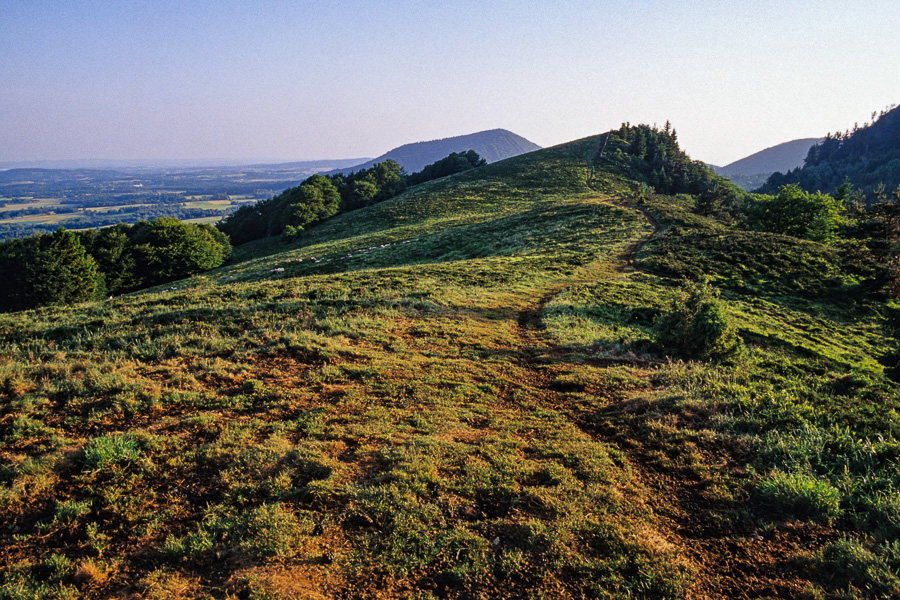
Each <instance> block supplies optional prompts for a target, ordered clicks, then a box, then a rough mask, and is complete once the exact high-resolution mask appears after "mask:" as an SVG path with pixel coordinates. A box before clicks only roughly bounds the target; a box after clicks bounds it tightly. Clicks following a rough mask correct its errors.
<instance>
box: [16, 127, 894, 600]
mask: <svg viewBox="0 0 900 600" xmlns="http://www.w3.org/2000/svg"><path fill="white" fill-rule="evenodd" d="M601 141H602V136H598V137H595V138H587V139H585V140H579V141H576V142H572V143H570V144H566V145H562V146H558V147H555V148H550V149H546V150H542V151H538V152H533V153H530V154H526V155H523V156H520V157H517V158H513V159H508V160H505V161H501V162H499V163H494V164H491V165H488V166H485V167H481V168H478V169H473V170H470V171H466V172H464V173H460V174H457V175H454V176H451V177H447V178H443V179H439V180H435V181H431V182H428V183H425V184H421V185H418V186H414V187H412V188H409V189H408V190H407V191H406V192H404V193H403V194H401V195H400V196H397V197H395V198H393V199H391V200H388V201H385V202H382V203H380V204H376V205H373V206H369V207H367V208H363V209H360V210H356V211H352V212H348V213H344V214H341V215H339V216H337V217H334V218H332V219H329V220H327V221H325V222H323V223H321V224H320V225H317V226H315V227H313V228H310V229H309V230H308V231H305V232H303V233H302V234H301V235H300V236H299V237H298V238H297V239H296V240H294V241H291V242H287V241H284V240H282V239H280V238H279V239H274V238H269V239H265V240H260V241H257V242H251V243H249V244H245V245H243V246H239V247H237V248H235V251H234V258H233V259H232V263H231V264H229V265H227V266H225V267H222V268H220V269H217V270H215V271H211V272H207V273H204V274H203V275H200V276H197V277H194V278H192V279H188V280H183V281H178V282H174V283H170V284H166V285H164V286H160V287H158V288H153V289H150V290H147V291H144V292H141V293H135V294H131V295H127V296H121V297H116V298H112V299H110V300H108V301H104V302H95V303H87V304H81V305H77V306H74V307H59V308H55V307H50V308H42V309H36V310H30V311H26V312H20V313H10V314H2V315H0V509H2V513H0V514H2V517H0V599H3V600H5V599H24V598H29V599H36V598H39V599H44V598H47V599H50V598H66V599H69V598H71V599H76V598H85V599H93V598H112V597H117V598H118V597H140V598H159V599H161V598H184V599H193V598H216V599H226V598H253V599H279V598H284V599H287V598H346V599H349V598H408V599H415V600H435V599H444V598H452V599H479V600H480V599H485V600H486V599H494V598H510V599H512V598H533V599H543V598H546V599H550V598H554V599H556V598H562V599H580V598H610V599H613V598H647V599H651V598H652V599H658V598H738V597H754V598H784V597H792V598H809V599H824V598H892V597H897V594H898V593H900V496H898V490H900V468H898V465H900V445H898V439H900V414H898V410H900V395H898V385H897V382H896V381H895V379H892V377H894V378H896V377H897V373H896V369H895V366H894V363H892V362H891V357H892V355H893V354H894V353H895V352H896V348H897V337H896V335H897V334H896V327H897V323H898V315H900V313H898V309H900V306H898V304H897V303H895V302H893V301H887V300H884V299H883V298H879V297H877V296H875V295H873V294H871V293H868V292H867V291H866V289H865V282H866V280H867V277H869V275H870V274H869V273H868V272H866V271H865V269H862V270H861V269H860V268H858V267H857V266H854V264H851V263H850V262H849V261H847V260H846V253H845V252H843V251H841V249H840V248H835V247H833V246H826V245H823V244H818V243H815V242H809V241H802V240H797V239H795V238H791V237H788V236H779V235H775V234H769V233H760V232H748V231H742V230H739V229H736V228H734V227H733V226H731V225H730V224H728V223H725V222H723V221H721V220H716V219H714V218H712V217H707V216H701V215H699V214H698V213H697V210H695V209H696V205H695V199H694V198H692V197H690V196H685V195H679V196H663V195H656V194H648V193H645V192H646V186H644V187H642V186H640V185H639V184H638V183H637V182H635V181H632V180H631V179H629V178H628V173H627V171H626V170H625V169H624V168H622V166H621V165H618V164H617V163H615V162H612V161H598V159H596V155H597V148H598V144H599V143H600V142H601ZM591 163H593V164H591ZM589 181H590V183H589ZM207 204H210V205H211V204H213V203H212V202H209V203H204V204H203V205H204V207H205V206H206V205H207ZM198 206H199V203H198ZM216 206H218V204H216ZM703 279H705V280H707V281H708V282H709V285H710V286H711V287H712V288H713V289H715V290H716V291H717V292H718V293H719V294H720V300H721V303H722V305H723V306H724V310H725V311H726V312H727V316H728V318H729V319H730V320H731V321H732V322H733V323H734V325H735V327H736V331H737V335H738V336H739V338H740V340H741V348H740V351H739V352H737V353H734V354H732V355H730V356H728V357H727V358H723V359H721V360H717V361H713V360H688V359H684V358H679V357H677V356H675V355H673V354H672V353H671V352H669V351H667V350H666V349H665V348H662V347H661V346H660V344H659V343H658V340H657V337H656V336H657V333H656V332H655V329H654V323H656V322H658V320H659V319H660V317H661V316H665V315H666V314H668V313H669V312H671V311H673V310H675V308H676V307H675V306H674V305H673V300H674V299H676V298H678V297H679V296H678V295H679V293H680V290H681V289H682V288H683V286H684V284H685V281H687V280H695V281H696V280H703ZM894 362H896V360H895V359H894Z"/></svg>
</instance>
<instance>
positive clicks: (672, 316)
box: [653, 282, 742, 359]
mask: <svg viewBox="0 0 900 600" xmlns="http://www.w3.org/2000/svg"><path fill="white" fill-rule="evenodd" d="M653 331H654V339H655V341H656V343H657V344H658V345H659V346H660V347H662V348H663V349H664V350H667V351H672V352H674V353H675V354H677V355H678V356H681V357H683V358H696V359H724V358H728V357H731V356H734V355H735V354H738V353H739V352H740V350H741V348H742V342H741V339H740V337H739V336H738V334H737V328H736V327H735V325H734V322H733V320H732V319H731V317H730V316H729V315H728V311H727V310H726V308H725V302H724V301H723V300H721V299H720V298H719V294H718V292H717V291H716V290H714V289H713V288H711V287H710V286H709V284H707V283H705V282H704V283H686V284H685V285H684V286H683V287H682V288H681V289H680V290H678V292H677V293H676V294H675V297H674V299H673V300H672V303H671V305H670V308H669V311H668V312H666V313H663V314H661V315H660V316H659V317H658V318H657V319H656V322H655V323H654V327H653Z"/></svg>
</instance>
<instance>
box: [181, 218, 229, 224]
mask: <svg viewBox="0 0 900 600" xmlns="http://www.w3.org/2000/svg"><path fill="white" fill-rule="evenodd" d="M221 220H222V217H201V218H199V219H184V222H185V223H218V222H219V221H221Z"/></svg>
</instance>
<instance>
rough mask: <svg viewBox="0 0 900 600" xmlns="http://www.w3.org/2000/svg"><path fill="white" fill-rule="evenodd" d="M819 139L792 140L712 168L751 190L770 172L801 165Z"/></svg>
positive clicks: (763, 181) (786, 169)
mask: <svg viewBox="0 0 900 600" xmlns="http://www.w3.org/2000/svg"><path fill="white" fill-rule="evenodd" d="M821 141H822V138H804V139H801V140H793V141H790V142H785V143H783V144H778V145H777V146H772V147H771V148H766V149H765V150H760V151H759V152H757V153H755V154H751V155H750V156H747V157H746V158H742V159H740V160H736V161H734V162H733V163H731V164H728V165H725V166H724V167H712V168H713V170H715V171H716V172H717V173H718V174H719V175H722V176H723V177H727V178H728V179H730V180H731V181H732V182H733V183H734V184H735V185H738V186H740V187H742V188H744V189H745V190H753V189H756V188H758V187H760V186H761V185H762V184H764V183H765V182H766V179H768V178H769V176H770V175H771V174H772V173H775V172H777V171H780V172H782V173H786V172H787V171H790V170H791V169H796V168H797V167H799V166H802V165H803V159H805V158H806V155H807V153H808V152H809V149H810V148H811V147H813V146H814V145H815V144H817V143H818V142H821Z"/></svg>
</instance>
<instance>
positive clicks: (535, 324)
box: [517, 198, 827, 599]
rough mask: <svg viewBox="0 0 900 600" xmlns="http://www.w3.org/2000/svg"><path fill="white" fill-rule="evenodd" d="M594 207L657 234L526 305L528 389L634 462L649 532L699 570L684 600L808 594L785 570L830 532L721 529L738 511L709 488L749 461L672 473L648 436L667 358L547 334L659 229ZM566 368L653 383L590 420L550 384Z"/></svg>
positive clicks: (726, 452) (721, 456) (522, 336)
mask: <svg viewBox="0 0 900 600" xmlns="http://www.w3.org/2000/svg"><path fill="white" fill-rule="evenodd" d="M597 201H598V202H602V203H606V204H614V205H616V206H618V207H620V208H627V209H630V210H635V211H639V212H641V213H642V214H643V215H644V217H645V218H646V219H647V221H648V222H649V223H650V224H651V225H653V228H654V231H653V232H651V233H650V234H647V235H642V236H640V237H639V238H637V239H634V240H632V241H631V242H629V243H628V244H627V245H626V246H625V248H624V249H623V250H622V251H621V252H620V253H619V254H618V255H616V256H614V257H613V258H612V259H608V260H598V261H595V262H593V263H590V264H588V265H586V266H584V267H582V268H581V269H579V270H578V271H576V272H575V273H574V274H573V275H572V276H571V277H570V278H567V279H565V280H561V281H556V282H554V283H552V284H551V285H549V286H544V287H539V288H535V289H533V290H531V291H530V293H529V294H527V296H526V297H524V298H523V299H522V305H521V306H520V307H519V309H518V326H517V331H518V337H519V344H520V348H519V353H520V357H521V358H520V361H519V362H520V365H521V366H522V367H523V368H524V369H526V370H527V371H528V374H529V375H528V377H529V379H530V381H529V384H530V385H532V386H534V387H536V388H540V389H541V390H542V391H543V395H544V401H545V402H546V403H547V407H548V408H552V409H554V410H558V411H562V412H564V413H567V414H568V415H569V416H570V418H572V420H573V422H575V423H576V424H577V425H578V427H579V428H580V429H582V431H584V432H585V433H587V434H588V435H589V436H590V437H591V438H593V439H594V440H595V441H599V442H602V443H604V444H608V445H612V446H615V447H618V448H619V449H620V450H621V451H622V452H624V454H625V455H626V456H627V457H628V461H629V463H630V468H631V472H632V473H633V475H634V480H635V483H636V484H637V488H638V489H639V490H641V492H640V495H641V496H642V497H640V498H635V499H634V500H635V501H636V502H638V503H640V504H643V505H646V506H649V507H650V508H651V509H652V512H653V514H654V519H653V521H654V523H653V527H654V529H655V530H654V531H653V532H652V533H651V534H650V535H651V536H656V537H658V538H659V539H661V540H664V542H662V543H663V544H668V545H670V546H674V547H675V548H677V551H678V554H679V555H680V556H681V557H682V558H683V559H684V560H685V561H686V562H687V564H688V565H689V567H690V570H691V571H693V573H694V579H693V581H692V583H691V585H690V588H689V590H688V597H690V598H696V599H724V598H729V599H735V598H757V597H760V596H763V597H765V596H774V597H796V596H797V595H799V594H802V593H803V591H804V589H805V587H804V586H803V581H800V580H798V579H797V578H796V576H792V574H791V573H789V572H785V571H786V569H785V565H786V564H790V563H791V561H792V558H793V557H794V556H796V554H797V550H798V548H800V547H801V546H804V545H809V544H811V543H813V542H815V541H817V540H818V539H819V538H820V537H821V536H823V535H827V533H826V532H825V530H824V528H822V530H821V531H820V530H818V529H814V530H812V531H810V530H806V531H798V532H796V535H792V534H791V532H790V531H788V532H778V533H777V534H776V535H775V539H766V538H764V537H763V536H762V535H760V534H759V532H757V531H756V530H755V529H754V526H753V524H752V523H743V524H741V523H735V522H733V521H728V522H725V523H723V519H722V518H721V515H722V514H723V513H725V512H734V509H735V507H734V506H731V505H728V504H727V503H725V502H724V501H722V500H717V499H715V498H713V497H712V496H711V495H710V494H707V493H706V490H707V488H709V487H710V486H713V485H715V484H716V483H718V482H720V481H721V478H722V475H723V471H727V472H729V473H730V474H733V473H735V472H738V471H739V470H740V469H741V467H742V466H743V461H741V460H740V459H741V458H745V457H742V456H740V454H741V452H740V449H733V448H719V449H707V453H708V454H709V455H708V456H704V459H705V460H707V461H708V462H709V463H710V466H711V468H708V469H704V470H702V471H701V470H698V469H695V468H691V467H684V466H682V467H678V468H674V469H673V467H672V464H671V462H670V461H663V460H661V459H660V455H661V454H663V453H665V451H666V450H667V448H665V447H664V446H663V445H662V443H661V442H659V441H658V440H652V439H647V438H648V436H647V433H646V431H645V428H644V423H645V415H647V414H649V413H651V412H652V411H653V409H654V403H655V396H657V395H658V394H660V393H663V392H664V390H661V389H654V387H653V386H652V385H651V384H650V383H649V381H650V379H651V375H652V374H653V369H654V366H655V365H659V364H661V362H662V361H661V360H659V359H647V358H644V357H615V358H594V357H590V356H585V355H581V354H578V353H577V352H576V351H574V350H569V349H566V348H563V347H561V346H559V345H558V344H557V343H556V342H555V341H554V340H552V339H550V337H549V335H548V333H547V332H546V330H545V327H544V323H543V314H544V308H545V306H546V305H547V304H548V303H549V302H550V301H551V300H552V299H553V298H554V297H556V296H557V295H559V294H561V293H562V292H563V291H564V290H566V289H567V288H569V287H571V286H576V285H582V284H589V283H591V282H595V281H599V280H602V279H612V278H616V277H627V276H628V275H629V274H630V273H633V272H634V271H635V270H636V269H638V267H637V266H636V264H635V261H636V257H637V255H638V253H639V252H640V251H641V249H642V248H643V247H644V246H645V245H646V244H648V243H649V242H651V241H652V240H653V239H654V238H655V237H656V236H657V235H659V234H660V232H661V231H662V226H661V225H660V223H659V221H658V220H657V219H656V217H655V216H654V215H653V214H652V213H650V212H649V211H648V210H646V209H644V208H643V207H640V206H635V205H633V204H630V203H629V204H623V203H617V202H614V201H613V200H611V199H599V198H598V200H597ZM562 363H566V364H568V365H570V366H571V365H572V364H573V363H574V364H576V365H578V364H581V365H585V366H592V367H599V368H603V367H613V366H624V367H630V369H631V372H632V375H634V376H636V377H639V378H641V379H643V380H645V381H647V385H646V386H644V387H642V388H639V389H637V390H633V391H630V392H629V393H628V397H627V398H626V399H625V400H623V401H614V402H611V403H610V404H608V405H606V406H603V407H602V408H600V409H599V410H597V411H596V412H594V413H591V414H586V413H584V412H583V411H580V410H579V409H578V408H577V407H571V409H570V408H569V407H567V406H566V402H567V401H566V398H565V394H563V393H560V392H559V391H557V390H556V389H555V388H554V386H553V379H554V370H555V369H554V365H558V364H562ZM668 450H670V449H668ZM735 454H737V456H735ZM741 525H743V527H744V528H743V529H740V526H741ZM736 527H738V529H736Z"/></svg>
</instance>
